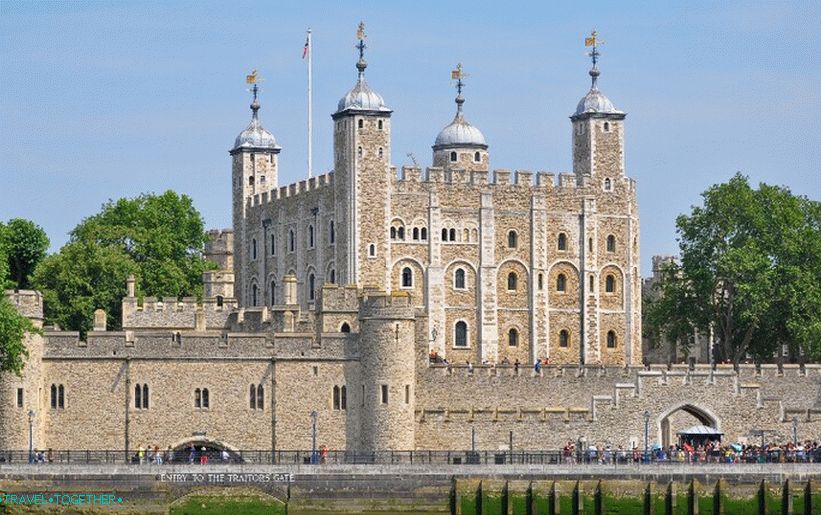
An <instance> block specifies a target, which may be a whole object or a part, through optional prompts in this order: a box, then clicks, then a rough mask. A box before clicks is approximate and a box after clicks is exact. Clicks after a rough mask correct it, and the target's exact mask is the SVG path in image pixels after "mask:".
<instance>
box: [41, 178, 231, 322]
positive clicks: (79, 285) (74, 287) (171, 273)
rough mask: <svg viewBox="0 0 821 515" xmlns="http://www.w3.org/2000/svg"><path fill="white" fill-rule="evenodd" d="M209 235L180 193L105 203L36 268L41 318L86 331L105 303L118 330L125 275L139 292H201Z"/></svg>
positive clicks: (209, 265)
mask: <svg viewBox="0 0 821 515" xmlns="http://www.w3.org/2000/svg"><path fill="white" fill-rule="evenodd" d="M206 239H207V235H206V234H205V230H204V223H203V220H202V216H201V215H200V214H199V212H198V211H197V210H196V209H195V208H194V206H193V203H192V202H191V199H190V198H189V197H187V196H185V195H177V194H176V193H174V192H173V191H167V192H165V193H163V194H162V195H154V194H143V195H140V196H139V197H136V198H133V199H120V200H117V201H109V202H107V203H106V204H104V205H103V206H102V210H101V211H100V213H98V214H96V215H93V216H90V217H88V218H86V219H85V220H83V221H82V222H81V223H80V224H79V225H77V227H75V228H74V230H73V231H71V239H70V241H69V243H68V244H66V245H65V246H64V247H63V248H62V249H60V252H59V253H57V254H55V255H52V256H49V257H48V258H46V259H45V260H44V261H43V262H42V263H41V265H40V266H39V267H38V268H37V270H36V272H35V274H34V278H33V283H34V285H35V286H36V287H37V288H38V289H39V290H40V291H42V292H43V297H44V303H45V316H46V321H47V322H48V323H58V324H60V325H61V326H62V327H64V328H67V329H72V330H75V331H81V332H82V333H85V332H86V331H88V330H89V329H91V327H92V325H93V314H94V310H95V309H98V308H102V309H104V310H105V311H106V313H107V315H108V326H109V327H111V328H114V329H118V328H120V327H121V323H122V319H121V315H122V305H121V302H122V298H123V297H124V296H125V294H126V279H127V277H128V275H129V274H130V273H134V274H135V275H136V276H137V277H138V279H139V280H138V285H139V292H140V293H141V294H145V295H151V296H156V297H183V296H197V297H199V296H201V295H202V273H203V272H204V271H205V270H209V269H212V268H214V267H215V266H216V265H214V264H213V263H209V262H207V261H205V260H204V259H203V256H202V252H203V249H204V246H205V241H206Z"/></svg>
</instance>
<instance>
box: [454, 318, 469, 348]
mask: <svg viewBox="0 0 821 515" xmlns="http://www.w3.org/2000/svg"><path fill="white" fill-rule="evenodd" d="M453 345H454V347H467V346H468V324H467V322H465V321H463V320H460V321H458V322H456V325H455V326H454V328H453Z"/></svg>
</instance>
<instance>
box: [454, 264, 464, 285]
mask: <svg viewBox="0 0 821 515" xmlns="http://www.w3.org/2000/svg"><path fill="white" fill-rule="evenodd" d="M453 287H454V288H455V289H457V290H464V289H465V288H466V286H465V271H464V269H462V268H457V269H456V272H455V273H454V274H453Z"/></svg>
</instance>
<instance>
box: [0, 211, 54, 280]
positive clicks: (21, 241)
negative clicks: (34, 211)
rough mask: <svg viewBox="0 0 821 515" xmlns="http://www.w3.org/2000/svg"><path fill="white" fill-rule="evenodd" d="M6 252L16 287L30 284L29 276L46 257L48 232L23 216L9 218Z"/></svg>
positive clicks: (6, 232)
mask: <svg viewBox="0 0 821 515" xmlns="http://www.w3.org/2000/svg"><path fill="white" fill-rule="evenodd" d="M4 233H5V235H4V239H5V245H4V246H5V252H6V258H7V260H8V268H9V272H10V274H11V279H12V280H13V281H14V284H15V286H16V288H19V289H24V288H28V287H29V286H30V282H29V276H30V275H31V274H32V272H34V269H35V268H36V267H37V263H39V262H40V261H41V260H42V259H43V258H44V257H46V250H47V249H48V246H49V241H48V236H46V232H45V231H44V230H43V229H42V228H41V227H40V226H39V225H37V224H35V223H34V222H32V221H30V220H24V219H22V218H13V219H12V220H9V223H8V224H7V225H6V228H5V230H4Z"/></svg>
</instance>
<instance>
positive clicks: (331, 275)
mask: <svg viewBox="0 0 821 515" xmlns="http://www.w3.org/2000/svg"><path fill="white" fill-rule="evenodd" d="M328 282H329V283H331V284H336V269H335V268H331V271H330V272H328Z"/></svg>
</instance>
